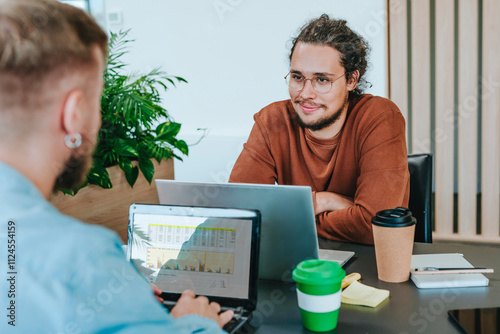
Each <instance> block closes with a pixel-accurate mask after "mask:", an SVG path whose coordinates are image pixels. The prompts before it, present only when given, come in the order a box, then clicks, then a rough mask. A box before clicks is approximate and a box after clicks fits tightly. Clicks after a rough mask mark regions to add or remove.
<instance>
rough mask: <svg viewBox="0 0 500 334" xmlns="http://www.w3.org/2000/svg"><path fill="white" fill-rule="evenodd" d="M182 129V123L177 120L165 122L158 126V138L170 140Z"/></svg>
mask: <svg viewBox="0 0 500 334" xmlns="http://www.w3.org/2000/svg"><path fill="white" fill-rule="evenodd" d="M180 130H181V125H180V124H179V123H175V122H165V123H162V124H160V125H158V127H157V128H156V130H155V132H156V135H157V136H156V140H169V139H172V138H174V137H175V136H176V135H177V134H178V133H179V131H180Z"/></svg>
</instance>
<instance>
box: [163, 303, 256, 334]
mask: <svg viewBox="0 0 500 334" xmlns="http://www.w3.org/2000/svg"><path fill="white" fill-rule="evenodd" d="M163 306H164V307H165V308H166V309H167V310H168V311H169V312H170V311H171V310H172V309H173V308H174V306H175V302H170V301H165V302H164V303H163ZM229 309H231V310H233V311H234V316H233V318H232V319H231V320H230V321H229V322H228V323H227V324H225V325H224V327H222V329H223V330H225V331H226V332H228V333H230V334H232V333H236V331H237V330H238V329H239V328H240V327H241V326H243V324H244V323H245V322H246V321H247V320H248V317H245V316H243V315H242V314H243V308H242V307H238V308H236V309H233V308H228V307H222V311H226V310H229Z"/></svg>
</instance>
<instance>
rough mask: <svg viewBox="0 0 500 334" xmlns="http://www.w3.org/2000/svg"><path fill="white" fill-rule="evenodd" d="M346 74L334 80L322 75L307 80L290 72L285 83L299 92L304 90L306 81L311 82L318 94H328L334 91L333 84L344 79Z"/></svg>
mask: <svg viewBox="0 0 500 334" xmlns="http://www.w3.org/2000/svg"><path fill="white" fill-rule="evenodd" d="M346 74H347V73H344V74H341V75H339V76H338V77H336V78H334V79H330V78H327V77H326V76H320V75H317V76H314V77H312V78H306V77H304V76H302V75H300V74H298V73H292V72H288V74H287V75H286V76H285V81H286V84H287V85H288V87H289V88H290V89H291V90H293V91H296V92H299V91H301V90H302V89H304V86H305V85H306V81H307V80H311V85H312V87H313V89H314V91H315V92H316V93H318V94H326V93H328V92H329V91H330V90H332V87H333V83H334V82H335V81H337V80H338V79H340V78H342V77H343V76H344V75H346Z"/></svg>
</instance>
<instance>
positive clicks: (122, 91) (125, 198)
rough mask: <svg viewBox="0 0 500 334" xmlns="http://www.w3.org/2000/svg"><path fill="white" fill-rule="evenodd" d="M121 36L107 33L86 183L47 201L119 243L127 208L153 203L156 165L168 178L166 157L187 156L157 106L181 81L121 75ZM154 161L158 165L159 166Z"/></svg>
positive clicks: (123, 37) (123, 40)
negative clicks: (109, 233)
mask: <svg viewBox="0 0 500 334" xmlns="http://www.w3.org/2000/svg"><path fill="white" fill-rule="evenodd" d="M127 34H128V31H125V32H119V33H117V34H113V33H112V34H111V37H110V43H109V58H108V63H107V68H106V71H105V73H104V91H103V95H102V101H101V114H102V125H101V129H100V131H99V138H98V143H97V146H96V149H95V152H94V154H93V166H92V168H91V170H90V171H89V173H88V175H87V179H86V181H85V182H84V183H83V184H82V185H81V186H80V188H79V189H78V191H77V192H73V191H70V190H64V189H60V190H61V191H62V193H61V192H60V193H59V194H55V195H54V196H53V197H52V198H51V202H52V204H53V205H55V206H56V207H57V209H58V210H60V211H61V212H62V213H64V214H67V215H70V216H72V217H75V218H77V219H79V220H81V221H85V222H88V223H93V224H99V225H104V226H106V227H108V228H110V229H112V230H114V231H116V232H117V233H118V234H119V236H120V237H121V238H122V240H123V241H126V240H127V231H128V227H127V224H128V208H129V206H130V204H132V203H137V202H140V203H158V197H157V194H156V187H155V184H154V183H151V182H152V180H153V175H154V174H155V165H156V166H157V168H158V167H159V168H158V169H157V170H156V172H157V177H159V178H167V179H168V178H170V179H173V177H174V173H173V163H172V159H173V158H176V159H180V160H182V155H187V154H188V152H189V149H188V145H187V144H186V142H184V141H183V140H180V139H178V138H177V135H178V133H179V130H180V128H181V125H180V124H179V123H176V122H174V121H173V120H172V118H171V117H170V115H169V114H168V112H167V110H165V108H164V107H163V106H162V105H161V95H160V93H163V92H164V91H167V90H168V89H169V88H171V87H175V85H176V84H177V83H179V82H186V80H184V79H183V78H181V77H177V76H169V75H166V74H165V73H164V72H162V71H161V70H160V69H158V68H157V69H154V70H152V71H151V72H149V73H147V74H145V75H127V74H126V71H127V65H126V64H125V63H124V62H123V60H122V57H123V56H124V55H125V54H126V53H127V52H128V49H127V46H128V45H129V43H130V42H132V40H129V39H127ZM201 138H203V135H202V136H201ZM201 138H200V140H201ZM160 161H164V163H162V165H161V166H160ZM139 174H142V175H144V178H139ZM134 185H135V186H134ZM132 186H134V188H131V187H132ZM102 188H104V189H102ZM67 194H71V195H73V196H67Z"/></svg>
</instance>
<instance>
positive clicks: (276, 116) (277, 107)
mask: <svg viewBox="0 0 500 334" xmlns="http://www.w3.org/2000/svg"><path fill="white" fill-rule="evenodd" d="M292 114H293V107H292V102H291V101H290V99H288V100H283V101H277V102H273V103H271V104H269V105H267V106H266V107H264V108H262V109H261V110H260V111H259V112H258V113H256V114H255V116H254V118H255V120H257V119H259V120H260V121H261V122H264V123H268V122H283V121H287V120H290V119H291V117H290V116H291V115H292Z"/></svg>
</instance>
